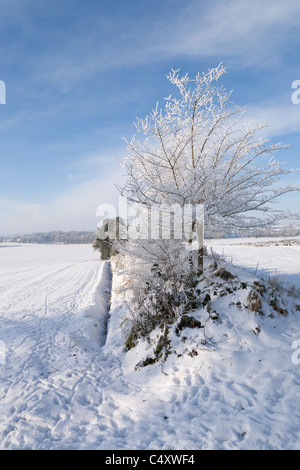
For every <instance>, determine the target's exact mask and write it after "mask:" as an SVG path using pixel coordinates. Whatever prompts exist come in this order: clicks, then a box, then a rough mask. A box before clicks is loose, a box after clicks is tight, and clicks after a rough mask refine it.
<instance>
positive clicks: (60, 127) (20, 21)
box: [0, 0, 300, 234]
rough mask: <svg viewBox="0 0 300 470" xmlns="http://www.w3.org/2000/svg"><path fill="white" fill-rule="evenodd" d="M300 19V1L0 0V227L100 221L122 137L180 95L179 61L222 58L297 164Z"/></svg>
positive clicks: (196, 68) (297, 180)
mask: <svg viewBox="0 0 300 470" xmlns="http://www.w3.org/2000/svg"><path fill="white" fill-rule="evenodd" d="M299 22H300V2H299V1H298V0H285V1H284V2H282V1H281V0H280V1H278V0H259V1H258V0H249V1H248V0H239V1H236V0H223V1H214V0H210V1H202V0H109V1H108V0H84V1H83V0H63V1H61V0H52V1H51V2H49V0H47V1H44V0H0V80H3V81H4V82H5V84H6V93H7V96H6V104H5V105H0V163H1V166H0V234H9V233H28V232H33V231H49V230H94V229H95V227H96V224H97V217H96V208H97V206H98V205H99V204H101V203H107V202H112V203H116V201H117V196H118V193H117V191H116V189H115V187H114V183H118V182H120V181H121V179H122V169H121V167H120V164H119V160H120V159H122V158H123V157H124V155H125V154H126V147H125V144H124V142H123V141H122V138H123V137H126V138H128V139H129V138H130V137H131V136H132V135H133V134H134V131H135V129H134V126H133V121H135V119H136V117H145V116H146V115H147V114H148V113H149V112H150V111H151V109H152V108H153V107H154V106H155V104H156V102H157V101H159V103H161V104H162V105H163V98H164V97H165V96H168V95H169V94H170V93H173V92H174V90H173V89H172V87H171V85H170V84H169V82H168V81H167V79H166V74H167V73H168V72H169V71H170V69H171V68H174V69H181V71H182V73H188V74H189V75H190V76H193V75H195V74H196V73H197V72H205V71H207V69H208V68H212V67H215V66H217V65H218V64H219V63H220V62H221V61H222V62H223V64H224V66H225V67H226V69H227V72H228V73H227V74H226V76H224V79H223V80H222V84H223V85H224V86H225V88H226V89H227V90H228V91H230V90H233V94H232V99H233V101H234V103H235V104H238V105H245V106H246V107H247V108H248V117H249V119H255V120H256V121H258V122H268V123H269V124H270V126H271V127H269V128H268V130H267V133H266V136H267V137H269V138H270V139H271V140H272V142H283V143H289V144H291V149H290V150H287V151H284V152H281V153H280V154H279V153H277V154H276V155H275V156H276V158H278V159H279V160H284V161H288V162H289V165H290V166H292V167H294V168H295V167H297V168H298V167H300V105H295V104H293V103H292V101H291V96H292V92H293V90H292V88H291V85H292V82H293V81H294V80H300V66H299V44H300V28H299ZM284 182H285V183H290V184H300V174H294V175H291V176H290V177H289V178H288V180H286V181H284ZM299 198H300V196H299V193H294V194H293V195H292V194H290V195H287V196H285V197H284V198H283V199H282V202H281V203H280V204H279V205H278V207H279V208H282V207H287V208H289V209H291V210H294V211H299V210H300V204H299Z"/></svg>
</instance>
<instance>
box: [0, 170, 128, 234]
mask: <svg viewBox="0 0 300 470" xmlns="http://www.w3.org/2000/svg"><path fill="white" fill-rule="evenodd" d="M121 180H122V170H121V169H120V170H118V171H115V172H114V173H113V174H109V175H107V174H106V175H104V176H100V177H97V178H94V179H93V180H88V181H84V182H81V183H80V184H77V185H75V186H74V187H73V188H72V189H70V190H68V191H65V192H64V193H61V194H59V195H57V196H56V198H55V199H54V200H52V201H51V202H50V203H49V204H47V205H46V204H44V205H41V204H27V203H24V204H22V203H20V202H16V201H8V200H0V218H1V219H2V220H3V218H4V215H5V226H4V225H1V226H0V235H3V234H4V235H5V234H13V233H31V232H45V231H51V230H64V231H68V230H95V229H96V226H97V223H98V219H97V217H96V209H97V207H98V205H100V204H105V203H110V204H114V205H115V207H117V205H118V197H119V193H118V191H117V189H116V187H115V183H118V182H119V183H120V181H121Z"/></svg>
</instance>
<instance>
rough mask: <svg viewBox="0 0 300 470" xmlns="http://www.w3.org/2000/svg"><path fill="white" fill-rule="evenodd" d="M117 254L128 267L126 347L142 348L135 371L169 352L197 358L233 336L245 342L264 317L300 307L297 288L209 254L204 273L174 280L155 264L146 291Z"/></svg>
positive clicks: (121, 263)
mask: <svg viewBox="0 0 300 470" xmlns="http://www.w3.org/2000/svg"><path fill="white" fill-rule="evenodd" d="M115 258H116V259H117V260H118V261H116V259H115V263H114V266H117V265H118V266H119V269H120V268H121V270H120V271H119V272H122V268H123V269H124V268H125V266H127V269H125V271H126V273H127V275H126V276H125V279H126V280H125V281H123V285H122V287H121V288H120V290H121V291H122V292H123V295H124V296H125V298H126V312H127V313H126V317H125V318H124V319H123V322H122V328H123V334H124V345H125V349H126V351H129V352H130V351H132V350H135V351H138V353H137V354H136V356H137V358H138V359H139V360H138V361H137V364H136V369H140V368H141V367H144V366H148V365H150V364H154V363H157V362H160V363H163V362H165V361H166V360H167V359H168V357H169V356H170V355H173V356H174V355H175V356H177V357H181V356H183V355H189V356H191V357H193V356H196V355H198V354H199V351H200V350H203V349H205V350H206V349H214V348H215V346H216V345H217V344H218V343H219V342H226V341H232V340H233V337H234V338H235V341H236V340H237V338H236V337H239V340H240V341H241V340H242V336H241V335H242V334H245V336H244V339H245V340H246V338H247V335H249V334H250V335H252V334H254V335H256V336H257V335H259V334H260V333H261V330H262V328H263V326H262V322H263V319H264V318H268V319H269V321H272V320H274V321H275V319H276V318H278V316H287V315H288V314H289V313H291V314H294V313H296V312H297V311H298V310H299V305H297V295H294V294H295V292H292V290H291V288H289V289H285V288H283V286H281V285H280V283H279V281H278V279H276V278H273V279H262V278H260V277H258V276H256V275H254V274H250V273H249V272H247V271H245V270H244V269H242V268H238V267H235V266H234V265H233V264H232V263H229V262H226V261H225V260H224V259H223V258H222V257H220V256H217V255H216V254H214V253H212V254H211V255H207V256H206V258H205V263H204V272H203V274H202V275H200V276H199V275H197V273H194V275H191V274H189V275H186V276H181V277H180V278H178V279H176V280H174V279H169V278H167V277H164V276H163V274H162V273H161V272H160V271H159V268H158V266H153V267H152V269H151V272H150V273H149V278H147V279H146V280H145V278H144V280H145V285H144V286H143V289H141V288H139V289H137V288H136V285H135V282H133V280H132V279H131V278H130V269H128V265H130V266H132V265H133V264H134V263H133V260H131V261H130V262H129V261H128V259H126V257H124V256H122V255H118V256H117V257H115ZM178 286H179V287H178ZM140 287H141V286H140ZM172 289H175V290H174V291H172ZM173 292H175V295H173ZM246 324H247V325H248V327H247V331H243V330H244V328H245V325H246ZM241 325H244V326H243V330H241Z"/></svg>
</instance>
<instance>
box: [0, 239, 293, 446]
mask: <svg viewBox="0 0 300 470" xmlns="http://www.w3.org/2000/svg"><path fill="white" fill-rule="evenodd" d="M256 241H257V240H256ZM212 242H213V243H212V245H213V246H214V249H218V250H220V251H221V252H222V251H223V249H224V254H225V255H226V256H232V257H233V261H236V260H237V264H240V265H242V266H244V267H246V268H247V269H250V271H248V270H247V269H246V270H245V269H242V268H238V267H231V268H230V269H231V271H232V272H234V273H235V274H236V275H237V274H238V275H239V279H241V280H243V281H246V282H249V283H250V282H252V281H253V279H256V277H255V273H254V272H253V270H254V271H255V269H256V265H257V262H259V263H260V268H261V269H262V270H263V269H264V270H269V269H270V267H271V268H272V269H275V268H276V266H277V265H278V268H277V269H279V268H280V267H281V269H282V272H284V274H285V275H286V276H288V275H289V273H291V274H292V276H293V281H294V280H297V276H300V262H299V251H298V252H297V253H298V258H297V256H296V255H297V253H296V252H293V251H292V253H293V254H291V255H289V253H291V249H292V248H293V247H284V251H283V252H282V254H281V255H280V256H281V257H282V259H281V261H280V262H279V261H278V262H277V264H276V263H275V264H269V263H270V260H273V257H274V255H273V257H272V254H271V253H272V250H273V247H262V248H260V251H259V252H258V253H259V255H258V258H257V260H256V258H255V257H254V255H251V256H249V259H248V260H247V259H246V258H243V253H244V256H245V257H246V254H245V253H247V251H248V250H249V247H248V246H246V241H245V246H241V245H239V246H240V248H238V245H236V246H233V245H232V243H233V241H231V240H230V242H228V241H227V240H225V241H224V240H223V241H222V243H223V244H222V243H221V241H220V243H219V245H218V243H216V242H215V241H212ZM227 242H228V243H227ZM235 242H236V243H238V242H239V241H238V240H236V241H235ZM217 245H218V248H217ZM0 247H1V248H0V263H1V264H0V319H1V323H0V341H2V342H4V344H5V355H6V357H5V361H4V360H2V362H5V363H4V364H1V363H0V374H1V376H0V377H1V385H0V442H1V448H2V449H184V450H188V449H297V448H299V442H300V411H299V407H298V402H299V398H300V397H299V385H300V364H297V360H296V361H295V360H294V361H292V357H294V359H297V357H298V356H297V350H296V349H295V348H293V346H294V345H295V343H294V342H295V341H297V340H300V321H299V316H300V313H299V314H298V315H297V314H296V313H290V314H289V316H288V317H283V316H281V317H280V316H275V318H269V317H261V316H259V315H255V314H254V313H253V312H250V311H249V312H247V313H245V312H244V311H243V312H240V313H238V312H237V311H236V309H234V308H232V306H231V305H230V304H229V299H228V298H227V297H222V298H219V299H216V302H215V308H216V309H218V311H219V310H220V313H222V314H223V315H224V316H223V318H224V322H223V325H222V324H220V325H214V324H212V325H211V326H210V327H209V328H208V329H207V335H208V337H209V339H210V340H211V341H210V342H209V343H208V344H206V345H205V344H203V343H202V342H201V339H202V330H201V332H200V333H199V334H198V335H196V331H195V330H188V329H187V330H186V331H185V334H186V337H187V340H186V351H185V350H184V347H183V345H182V344H180V345H179V344H178V348H182V349H181V350H180V352H181V353H182V355H181V356H180V357H178V355H176V354H172V355H170V356H169V357H168V359H167V361H166V362H164V363H157V364H154V365H150V366H147V367H144V368H141V369H139V370H136V369H135V365H136V364H137V363H138V362H139V361H140V359H141V358H142V357H141V354H143V353H144V352H145V350H146V348H147V345H146V343H145V342H144V343H143V342H141V344H139V345H138V346H137V347H136V348H133V349H132V350H130V351H129V352H127V353H126V352H125V351H124V347H123V344H124V322H123V320H124V315H125V314H126V311H125V305H124V303H123V300H122V296H121V295H120V294H119V293H118V292H119V287H120V285H122V282H123V278H122V275H121V274H118V272H117V269H116V266H115V265H114V263H112V267H113V270H114V276H113V285H112V298H111V306H110V311H108V309H109V291H110V288H111V272H110V267H109V264H108V263H107V262H101V261H99V255H98V254H97V253H94V252H93V250H92V248H91V247H90V246H86V245H16V246H14V245H8V244H2V245H1V244H0ZM250 248H251V247H250ZM231 250H233V251H231ZM250 251H251V250H250ZM273 253H274V251H273ZM288 256H291V257H292V260H291V262H290V264H289V262H288ZM235 257H236V258H235ZM256 261H257V262H256ZM229 264H230V263H229ZM251 270H252V271H251ZM258 326H259V327H260V333H259V334H255V333H254V331H255V328H256V327H258ZM223 327H224V328H223ZM199 331H200V330H199ZM1 344H3V343H1ZM148 347H149V346H148ZM149 348H150V347H149ZM191 348H194V349H196V350H197V352H198V355H195V356H193V357H191V356H190V355H189V353H188V352H189V349H191ZM299 348H300V341H299ZM149 351H150V349H149ZM299 357H300V354H299ZM2 359H3V357H2Z"/></svg>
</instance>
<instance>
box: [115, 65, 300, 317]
mask: <svg viewBox="0 0 300 470" xmlns="http://www.w3.org/2000/svg"><path fill="white" fill-rule="evenodd" d="M224 73H225V69H224V67H223V65H222V64H220V65H219V66H218V67H216V68H213V69H210V70H209V71H208V72H207V73H203V74H200V73H199V74H197V76H196V77H195V78H193V79H191V78H190V77H189V76H188V75H187V74H186V75H184V76H180V75H179V71H174V70H172V71H171V72H170V73H169V74H168V75H167V78H168V80H169V81H170V83H171V84H172V85H174V86H175V87H176V90H177V92H178V96H176V97H173V96H172V95H170V96H169V97H168V98H166V99H165V106H164V108H163V109H160V108H159V106H158V104H157V105H156V107H155V109H153V110H152V112H151V113H150V114H149V115H148V116H147V117H146V118H145V119H137V122H136V123H135V126H136V130H137V133H139V134H140V135H142V138H137V136H133V138H132V139H131V141H126V144H127V149H128V155H127V157H126V158H125V159H124V162H123V167H124V168H125V170H126V174H127V181H126V183H125V184H124V185H123V187H121V188H119V189H120V192H121V194H122V196H124V197H126V198H127V199H128V201H130V203H131V204H133V205H134V204H139V205H141V206H145V207H148V206H149V205H167V206H172V205H174V204H177V205H179V206H180V207H184V206H186V205H190V206H191V207H193V206H195V205H197V204H203V205H204V223H205V231H206V232H215V231H220V230H225V231H227V230H229V231H233V230H234V231H236V232H237V231H239V230H241V231H242V230H249V229H250V228H251V229H253V228H271V227H273V226H274V225H275V224H277V223H278V221H279V220H281V219H287V218H289V219H292V218H296V217H299V216H297V215H296V214H294V215H293V214H290V213H287V212H285V211H282V210H278V209H276V207H275V206H274V204H273V203H274V202H276V201H277V200H278V198H279V197H280V196H282V195H283V194H286V193H288V192H290V191H295V190H297V191H299V189H300V188H297V187H292V186H281V185H280V184H279V180H280V178H281V177H282V176H283V175H287V174H289V173H292V172H295V171H299V170H297V169H288V168H286V167H285V164H284V163H280V162H278V161H277V160H275V159H274V156H273V155H274V153H275V152H277V151H278V150H280V149H285V148H286V147H287V146H285V145H281V144H276V145H273V144H271V143H270V142H269V141H268V140H267V139H263V138H262V137H259V131H260V130H261V129H263V128H264V127H266V125H265V124H258V125H257V124H253V123H250V122H247V121H246V119H245V109H244V108H241V107H238V106H234V105H233V104H232V103H231V102H230V95H231V93H228V92H226V91H225V89H224V88H223V87H222V86H221V85H219V84H218V82H219V79H220V78H221V77H222V75H223V74H224ZM193 228H195V227H193ZM131 242H132V246H131V248H132V247H133V248H132V252H133V253H134V255H135V256H136V257H137V258H139V259H141V260H143V261H144V262H145V263H146V264H147V263H148V266H151V263H152V269H151V272H152V274H153V275H152V276H150V275H149V279H148V280H147V281H145V282H144V283H143V282H142V283H140V285H141V286H145V285H146V286H147V287H146V288H145V289H144V291H141V290H140V299H139V302H140V305H141V306H142V308H143V309H145V305H146V303H145V301H144V299H145V293H148V292H150V295H149V298H150V299H151V302H152V307H153V302H156V303H157V299H159V302H158V303H160V305H162V304H163V299H162V293H163V291H165V292H166V295H165V297H164V298H165V300H166V299H167V300H168V299H169V298H170V299H172V298H173V299H176V301H173V303H172V302H171V301H170V303H168V302H167V309H169V311H170V309H171V308H172V306H173V308H174V309H176V308H178V309H179V310H178V311H179V312H180V311H181V313H183V311H184V309H185V308H189V302H190V300H189V299H187V302H186V303H185V304H184V306H183V307H182V298H183V297H182V296H183V294H184V289H183V290H182V287H184V285H185V286H186V285H187V284H186V279H184V275H185V273H186V275H187V276H188V286H193V283H194V278H193V276H192V274H193V273H192V271H193V267H192V266H191V265H190V264H189V261H190V256H189V255H187V253H186V252H184V249H183V247H182V246H181V244H180V241H176V240H170V241H169V243H168V242H167V241H166V240H161V239H160V240H151V236H150V240H144V241H143V240H132V241H131ZM202 262H203V257H202V252H201V249H200V248H199V252H198V256H197V264H198V266H196V269H195V270H197V268H198V273H199V271H200V272H201V270H202ZM141 271H143V270H141ZM148 273H149V270H148ZM143 275H144V280H145V279H146V278H147V271H146V270H144V271H143ZM164 279H165V282H162V280H164ZM153 285H154V286H158V287H155V288H156V291H155V289H154V288H153ZM150 287H151V289H150ZM135 288H136V289H137V290H138V282H137V283H136V286H135ZM149 289H150V290H149ZM153 292H154V293H155V295H154V296H153V295H152V294H153ZM167 294H168V296H169V297H168V296H167ZM153 299H154V300H153ZM191 301H192V302H193V303H195V299H194V298H192V299H191ZM151 302H150V303H151ZM180 305H181V306H180ZM150 307H151V305H150ZM180 308H181V310H180ZM150 310H151V308H150ZM175 316H176V314H175Z"/></svg>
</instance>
